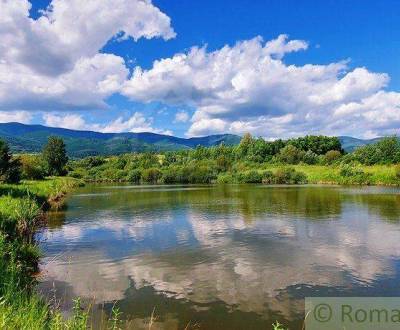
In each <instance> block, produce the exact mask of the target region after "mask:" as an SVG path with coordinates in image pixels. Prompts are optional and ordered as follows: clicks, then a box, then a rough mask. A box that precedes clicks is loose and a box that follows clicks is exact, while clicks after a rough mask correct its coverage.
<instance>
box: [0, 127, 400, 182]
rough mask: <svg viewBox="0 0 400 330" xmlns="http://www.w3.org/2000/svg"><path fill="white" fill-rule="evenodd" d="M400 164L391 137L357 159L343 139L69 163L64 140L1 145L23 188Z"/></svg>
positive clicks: (4, 173)
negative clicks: (65, 180)
mask: <svg viewBox="0 0 400 330" xmlns="http://www.w3.org/2000/svg"><path fill="white" fill-rule="evenodd" d="M398 163H400V142H399V140H398V138H397V137H394V136H393V137H386V138H383V139H382V140H380V141H378V142H377V143H375V144H371V145H366V146H363V147H360V148H358V149H356V150H355V151H354V152H352V153H345V152H344V150H343V149H342V146H341V143H340V141H339V139H338V138H337V137H328V136H311V135H309V136H304V137H300V138H293V139H288V140H281V139H278V140H274V141H266V140H264V139H262V138H254V137H252V136H251V135H250V134H245V135H244V136H243V138H242V140H241V142H240V143H239V144H238V145H236V146H227V145H224V144H220V145H218V146H214V147H203V146H198V147H197V148H195V149H186V150H178V151H168V152H162V153H153V152H145V153H132V154H125V155H119V156H111V157H106V156H91V157H86V158H83V159H75V160H70V161H69V160H68V157H67V152H66V148H65V144H64V142H63V140H62V139H61V138H58V137H50V138H49V140H48V143H47V144H46V146H45V147H44V148H43V151H42V153H41V154H40V155H20V156H18V157H12V155H11V153H10V150H9V148H8V145H7V144H6V143H5V142H4V141H0V179H1V180H2V181H3V182H18V181H19V180H20V179H21V178H22V179H42V178H44V177H45V176H49V175H53V176H60V175H66V174H67V173H68V175H70V176H73V177H76V178H82V179H85V180H87V181H126V182H134V183H139V182H148V183H156V182H159V183H210V182H215V181H217V182H248V183H251V182H266V183H280V182H282V183H300V182H304V181H305V179H304V175H302V173H299V172H296V171H294V172H293V170H291V169H284V168H283V169H282V170H281V171H280V172H279V171H278V173H274V174H272V173H271V172H270V171H267V170H265V169H263V166H264V165H265V164H277V165H296V164H306V165H316V164H317V165H327V166H328V165H335V164H336V165H341V166H343V167H344V168H345V169H344V170H343V173H353V172H354V171H353V170H351V168H354V166H356V165H357V164H361V165H375V164H398Z"/></svg>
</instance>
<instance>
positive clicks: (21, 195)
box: [0, 178, 88, 329]
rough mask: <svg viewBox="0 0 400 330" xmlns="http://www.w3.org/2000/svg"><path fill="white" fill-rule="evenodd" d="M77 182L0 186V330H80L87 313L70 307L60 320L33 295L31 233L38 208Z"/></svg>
mask: <svg viewBox="0 0 400 330" xmlns="http://www.w3.org/2000/svg"><path fill="white" fill-rule="evenodd" d="M79 184H80V182H79V181H77V180H74V179H71V178H51V179H47V180H43V181H32V182H31V181H27V182H23V183H22V184H20V185H0V329H86V328H87V323H88V322H87V318H88V316H87V315H88V313H87V312H85V311H83V310H82V309H81V307H80V301H76V302H75V308H74V315H73V317H72V318H71V319H69V320H64V319H63V317H62V316H61V314H60V312H59V311H57V310H55V309H52V308H51V307H50V306H49V304H47V303H46V302H45V301H44V300H43V299H42V298H41V297H40V296H39V295H38V294H37V293H36V291H35V284H36V280H35V277H34V274H35V273H36V272H37V271H38V260H39V257H40V251H39V249H38V247H37V245H36V244H35V241H34V233H35V230H36V229H37V227H38V225H39V224H40V221H41V219H42V215H43V210H42V207H43V206H45V205H47V206H50V205H52V203H53V202H52V201H54V199H56V198H57V196H58V198H60V196H64V195H65V194H66V193H67V192H68V191H69V190H70V189H71V188H73V187H76V186H77V185H79Z"/></svg>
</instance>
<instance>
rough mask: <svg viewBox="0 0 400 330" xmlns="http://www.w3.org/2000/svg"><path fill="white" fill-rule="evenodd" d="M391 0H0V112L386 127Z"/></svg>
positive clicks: (392, 129) (165, 122)
mask: <svg viewBox="0 0 400 330" xmlns="http://www.w3.org/2000/svg"><path fill="white" fill-rule="evenodd" d="M398 17H400V3H399V2H398V1H396V0H387V1H361V0H353V1H345V0H335V1H329V0H327V1H310V0H305V1H301V2H300V1H293V0H292V1H288V0H280V1H247V0H238V1H222V0H219V1H218V0H214V1H211V0H203V1H191V0H182V1H170V0H157V1H153V2H151V1H147V0H103V1H97V0H85V1H79V0H53V1H47V0H46V1H44V0H35V1H31V2H29V1H27V0H0V122H9V121H18V122H23V123H40V124H45V125H48V126H56V127H66V128H73V129H89V130H96V131H102V132H121V131H132V132H143V131H148V132H157V133H166V134H173V135H177V136H201V135H208V134H214V133H233V134H243V133H245V132H250V133H252V134H254V135H256V136H263V137H265V138H271V139H273V138H276V137H292V136H298V135H304V134H328V135H351V136H357V137H364V138H369V137H375V136H381V135H388V134H396V133H399V127H400V66H399V58H400V41H399V40H400V39H399V37H398V36H399V35H400V23H399V22H398V21H399V20H398Z"/></svg>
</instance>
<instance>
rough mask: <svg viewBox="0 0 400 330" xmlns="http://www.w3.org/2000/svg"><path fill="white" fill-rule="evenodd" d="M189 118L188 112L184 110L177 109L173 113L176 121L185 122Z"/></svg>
mask: <svg viewBox="0 0 400 330" xmlns="http://www.w3.org/2000/svg"><path fill="white" fill-rule="evenodd" d="M188 120H189V114H188V113H187V112H186V111H178V112H177V113H176V114H175V122H176V123H186V122H187V121H188Z"/></svg>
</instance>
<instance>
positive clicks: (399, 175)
mask: <svg viewBox="0 0 400 330" xmlns="http://www.w3.org/2000/svg"><path fill="white" fill-rule="evenodd" d="M394 173H395V175H396V178H397V179H399V180H400V164H397V165H396V166H395V167H394Z"/></svg>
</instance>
